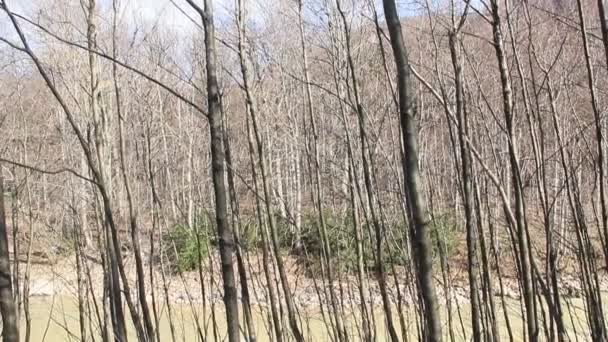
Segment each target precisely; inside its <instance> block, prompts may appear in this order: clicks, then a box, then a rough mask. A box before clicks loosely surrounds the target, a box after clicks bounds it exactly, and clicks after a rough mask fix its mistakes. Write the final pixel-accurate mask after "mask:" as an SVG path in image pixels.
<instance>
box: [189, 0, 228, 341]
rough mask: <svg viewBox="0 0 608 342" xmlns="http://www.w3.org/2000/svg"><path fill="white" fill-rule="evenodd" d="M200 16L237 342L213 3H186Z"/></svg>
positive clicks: (220, 226)
mask: <svg viewBox="0 0 608 342" xmlns="http://www.w3.org/2000/svg"><path fill="white" fill-rule="evenodd" d="M187 2H188V4H190V6H192V8H194V9H195V10H196V11H197V12H198V14H199V15H200V16H201V19H202V21H203V28H204V31H205V59H206V62H207V63H206V71H207V106H208V108H207V110H208V119H209V131H210V134H211V172H212V178H213V191H214V194H215V220H216V225H217V232H218V236H219V242H220V258H221V263H222V277H223V280H224V306H225V309H226V322H227V324H226V325H227V327H228V340H229V341H230V342H238V340H239V312H238V298H237V291H236V280H235V274H234V266H233V264H234V261H233V258H232V256H233V254H234V234H233V232H232V228H231V227H230V223H229V222H228V206H227V203H226V201H227V190H226V183H225V179H224V178H225V176H226V170H225V158H226V157H225V151H224V142H223V129H222V113H221V108H220V106H221V102H220V92H219V82H218V78H217V56H216V48H215V25H214V19H213V4H212V0H204V9H202V8H200V7H199V6H198V5H196V4H195V3H194V2H193V0H187Z"/></svg>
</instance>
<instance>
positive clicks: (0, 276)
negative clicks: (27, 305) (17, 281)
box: [0, 168, 19, 342]
mask: <svg viewBox="0 0 608 342" xmlns="http://www.w3.org/2000/svg"><path fill="white" fill-rule="evenodd" d="M5 214H6V213H5V211H4V179H3V178H2V169H1V168H0V314H2V341H3V342H18V341H19V330H18V325H17V324H18V322H17V309H16V306H15V299H14V297H13V281H12V279H11V265H10V256H9V250H8V227H7V226H6V216H5Z"/></svg>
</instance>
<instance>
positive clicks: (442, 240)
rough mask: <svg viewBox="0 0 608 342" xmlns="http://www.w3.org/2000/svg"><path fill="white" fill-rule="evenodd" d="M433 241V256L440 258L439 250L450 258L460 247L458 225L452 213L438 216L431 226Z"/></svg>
mask: <svg viewBox="0 0 608 342" xmlns="http://www.w3.org/2000/svg"><path fill="white" fill-rule="evenodd" d="M430 233H431V241H432V244H433V256H434V257H435V258H437V257H438V256H439V248H440V247H441V248H442V249H443V251H444V252H445V255H446V257H448V258H449V257H450V255H453V253H454V252H455V251H456V249H457V247H458V224H457V223H456V219H455V218H454V216H453V215H451V214H450V213H444V214H439V215H436V216H435V217H434V218H433V220H432V221H431V225H430Z"/></svg>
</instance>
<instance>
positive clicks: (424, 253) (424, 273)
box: [383, 0, 442, 342]
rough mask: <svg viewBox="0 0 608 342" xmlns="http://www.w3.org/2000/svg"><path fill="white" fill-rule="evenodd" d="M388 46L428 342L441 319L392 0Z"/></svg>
mask: <svg viewBox="0 0 608 342" xmlns="http://www.w3.org/2000/svg"><path fill="white" fill-rule="evenodd" d="M383 4H384V13H385V16H386V23H387V26H388V30H389V35H390V39H391V47H392V49H393V55H394V58H395V64H396V67H397V89H398V93H399V116H400V119H401V133H402V139H403V146H404V150H405V153H404V156H403V174H404V177H405V190H406V200H407V203H408V207H409V208H408V209H409V215H408V220H409V225H410V227H411V229H412V236H413V240H412V249H413V252H414V258H415V261H416V266H417V275H418V286H419V289H420V293H421V295H422V299H423V303H424V307H423V311H424V312H423V314H424V321H425V325H426V326H425V331H424V333H425V338H426V340H427V341H429V342H438V341H441V340H442V335H441V321H440V317H439V309H438V304H437V295H436V293H435V285H434V283H433V255H432V246H431V238H430V235H429V229H428V227H429V226H428V225H429V223H430V218H429V215H428V212H427V207H426V199H425V198H424V195H423V193H422V184H421V183H422V182H421V179H420V173H419V170H418V127H417V123H416V115H417V114H418V113H417V110H418V108H417V105H416V94H415V93H414V89H413V87H412V81H411V78H410V66H409V61H408V55H407V50H406V47H405V44H404V42H403V33H402V30H401V22H400V20H399V15H398V13H397V6H396V5H395V0H383Z"/></svg>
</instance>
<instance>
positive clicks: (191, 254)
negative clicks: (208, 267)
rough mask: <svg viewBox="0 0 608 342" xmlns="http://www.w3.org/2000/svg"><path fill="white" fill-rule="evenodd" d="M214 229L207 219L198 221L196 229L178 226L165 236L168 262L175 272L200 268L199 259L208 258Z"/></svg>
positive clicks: (164, 242) (182, 225) (200, 218)
mask: <svg viewBox="0 0 608 342" xmlns="http://www.w3.org/2000/svg"><path fill="white" fill-rule="evenodd" d="M212 232H213V227H212V225H211V224H210V222H209V221H208V219H207V218H206V217H204V216H203V217H199V218H197V219H196V222H195V224H194V227H189V226H188V225H187V224H176V225H175V226H173V227H172V228H171V229H170V230H169V231H168V232H167V233H165V234H164V236H163V250H164V254H165V257H166V260H168V261H169V264H170V266H171V269H172V270H173V271H175V272H186V271H192V270H195V269H196V268H197V267H198V263H199V259H202V258H204V257H206V256H207V253H208V252H209V250H208V246H209V243H210V242H209V240H210V238H212Z"/></svg>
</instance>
